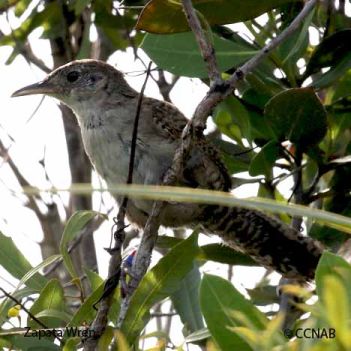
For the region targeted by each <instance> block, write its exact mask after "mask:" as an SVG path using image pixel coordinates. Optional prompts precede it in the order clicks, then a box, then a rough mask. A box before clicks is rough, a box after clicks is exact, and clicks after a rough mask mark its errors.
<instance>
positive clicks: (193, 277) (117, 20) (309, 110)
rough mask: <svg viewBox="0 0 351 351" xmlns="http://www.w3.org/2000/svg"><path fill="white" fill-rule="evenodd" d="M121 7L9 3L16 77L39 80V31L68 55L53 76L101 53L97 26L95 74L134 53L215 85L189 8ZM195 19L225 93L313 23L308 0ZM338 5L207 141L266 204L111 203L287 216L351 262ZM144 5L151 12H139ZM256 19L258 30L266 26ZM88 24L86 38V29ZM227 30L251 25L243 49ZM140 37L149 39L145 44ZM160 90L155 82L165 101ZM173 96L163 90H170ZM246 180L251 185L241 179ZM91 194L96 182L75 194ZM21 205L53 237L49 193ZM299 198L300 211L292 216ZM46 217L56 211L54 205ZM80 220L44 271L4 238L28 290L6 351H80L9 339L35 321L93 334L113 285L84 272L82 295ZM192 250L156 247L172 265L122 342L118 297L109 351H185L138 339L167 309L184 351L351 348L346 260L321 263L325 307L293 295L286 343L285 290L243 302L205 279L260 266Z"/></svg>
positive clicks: (203, 196)
mask: <svg viewBox="0 0 351 351" xmlns="http://www.w3.org/2000/svg"><path fill="white" fill-rule="evenodd" d="M116 3H117V2H112V1H102V0H97V1H89V0H75V1H73V0H72V1H66V2H58V1H45V2H35V1H33V2H32V1H29V0H14V1H1V0H0V13H1V12H7V13H10V12H11V14H13V15H14V16H15V17H17V19H18V20H19V23H20V25H19V26H18V27H16V29H13V30H12V32H11V33H10V34H4V33H0V45H6V46H9V47H11V48H12V52H11V54H10V56H9V57H8V60H7V63H8V64H11V63H12V62H13V60H14V59H15V58H16V57H17V56H18V55H23V56H24V57H26V59H27V60H29V61H30V62H32V63H34V64H36V65H37V66H38V67H41V68H44V69H45V67H43V63H42V62H41V58H40V57H39V56H38V57H36V56H35V55H34V53H33V52H32V51H31V50H30V41H29V40H28V36H29V35H30V34H31V33H32V32H33V31H34V30H36V29H38V28H40V29H41V30H42V38H43V39H47V40H50V43H51V44H52V47H55V45H56V47H60V48H61V49H62V50H63V52H64V53H65V54H64V57H60V58H58V57H55V62H56V63H58V62H61V63H62V62H65V61H68V60H71V59H75V58H84V57H90V56H92V55H93V52H92V50H93V47H94V45H93V43H91V42H90V39H89V32H90V30H91V28H92V26H95V28H96V29H97V32H98V39H97V41H98V42H99V43H100V44H101V45H102V48H103V50H102V51H101V52H103V54H102V53H101V55H100V56H99V57H100V58H101V59H107V58H108V56H109V55H111V54H112V53H114V52H115V51H117V50H125V49H126V48H128V47H131V46H132V47H133V48H134V49H135V50H136V49H137V46H138V45H139V44H140V47H141V48H142V50H144V51H145V53H146V54H147V55H149V57H150V58H151V59H152V60H153V61H154V62H155V64H156V65H157V66H158V67H159V68H160V69H162V70H165V71H167V72H170V73H172V74H173V75H176V76H182V77H196V78H200V79H202V81H203V82H204V83H205V84H209V82H208V80H207V74H206V66H205V64H204V63H203V60H202V58H201V55H200V52H199V49H198V46H197V43H196V41H195V39H194V36H193V34H192V33H191V32H189V31H188V30H189V28H188V26H187V22H186V18H185V16H184V13H183V11H182V7H181V2H180V1H170V0H162V1H160V0H151V1H150V2H148V3H147V4H145V3H144V2H143V1H136V0H134V1H133V0H128V1H124V3H123V6H125V8H124V9H123V11H121V10H119V9H118V7H117V8H116ZM193 3H194V7H195V8H196V11H197V14H198V15H199V17H200V19H201V23H202V25H203V28H204V29H205V31H206V35H207V37H208V38H209V39H210V40H211V41H212V42H213V44H214V47H215V51H216V53H217V57H218V63H219V68H220V70H221V73H222V74H223V76H224V77H227V76H228V75H229V74H231V73H233V72H234V70H235V69H236V68H238V67H239V66H240V65H241V64H242V63H244V62H246V61H247V60H248V59H249V58H251V57H253V56H254V55H255V54H256V53H257V52H259V50H260V49H262V47H263V46H264V45H265V44H266V43H267V42H268V41H269V40H271V39H272V38H274V37H276V36H277V35H279V34H280V33H281V31H282V30H283V29H284V28H286V27H288V26H289V24H290V23H291V21H292V20H293V19H294V17H295V16H296V15H297V14H298V13H299V11H300V10H301V8H302V7H303V1H300V0H295V1H293V0H260V1H257V0H250V1H230V0H208V1H197V0H194V1H193ZM344 3H345V2H342V1H339V2H338V6H339V8H337V7H336V4H335V3H334V2H333V1H331V2H330V5H329V7H328V6H326V5H325V3H324V2H320V3H318V5H317V6H316V8H315V9H314V11H312V12H311V13H310V15H309V16H308V17H307V18H306V19H305V21H304V22H303V23H302V24H301V25H300V27H299V28H298V29H297V30H296V31H295V32H294V33H293V34H292V35H291V36H290V37H288V38H287V40H286V41H285V42H284V43H282V45H280V46H279V47H278V48H277V49H275V50H274V51H273V52H271V53H270V54H269V55H268V56H267V58H266V59H265V60H264V61H263V62H262V63H261V64H260V65H259V66H258V67H257V68H256V69H255V70H254V71H253V72H251V73H250V74H249V75H248V76H247V77H246V79H245V80H244V81H243V82H241V84H240V86H239V87H238V88H237V89H236V91H235V92H234V94H233V95H231V96H230V97H228V98H227V99H226V100H225V101H223V102H222V103H221V104H219V105H218V106H217V107H216V109H215V110H214V112H213V115H212V119H213V121H214V123H215V125H216V126H217V128H218V130H219V131H220V133H219V134H220V135H221V136H220V137H218V136H217V135H215V136H214V137H213V138H214V140H213V141H214V143H216V144H217V146H218V148H219V150H220V152H221V153H222V155H223V159H224V160H225V162H226V164H227V166H228V169H229V170H230V172H231V173H232V174H233V176H234V180H235V182H236V183H235V185H236V186H237V187H240V186H241V185H244V184H246V183H252V182H256V183H257V184H258V191H257V195H258V197H260V198H259V199H254V200H241V201H239V200H238V199H232V200H231V199H230V197H229V196H228V195H227V196H226V195H223V194H218V193H210V192H206V191H204V192H201V191H198V192H197V191H193V192H190V191H185V190H184V189H183V193H182V192H181V191H180V190H179V189H163V190H158V189H154V188H152V189H147V188H146V189H140V188H138V187H134V188H133V187H131V188H128V189H124V190H123V189H122V190H121V188H119V189H115V190H116V192H118V191H119V192H120V193H123V191H124V193H127V192H129V195H131V194H132V193H133V192H134V195H138V196H145V197H149V198H150V197H153V198H154V197H157V198H162V199H165V198H166V199H172V200H173V201H175V200H179V199H180V198H181V199H183V200H184V199H186V198H188V200H189V198H190V200H191V201H198V202H201V201H206V202H211V203H226V204H228V203H229V202H230V205H233V206H235V205H242V206H247V207H250V206H251V207H255V208H260V209H262V210H265V211H273V212H279V215H280V216H281V219H282V220H284V221H290V219H291V216H296V215H297V214H299V215H300V216H301V215H305V216H306V217H307V218H304V224H305V226H306V232H307V234H308V235H311V236H313V237H315V238H317V239H319V240H320V241H322V242H323V243H324V244H325V245H326V247H327V248H329V249H330V251H331V252H337V251H338V250H339V249H340V250H341V251H342V250H343V251H346V250H347V247H348V242H347V241H346V239H347V238H348V237H347V235H346V234H345V233H344V232H348V233H349V232H350V220H349V219H348V218H345V217H343V216H342V215H344V216H346V217H347V216H349V215H350V213H351V202H350V190H351V186H350V184H351V183H350V175H351V164H350V163H351V159H350V157H349V156H348V155H349V152H350V150H351V133H350V127H351V115H350V111H351V109H350V108H351V99H350V96H351V56H350V50H349V49H350V42H351V41H350V36H351V30H350V29H349V28H350V19H349V18H348V17H347V16H346V15H345V8H342V6H343V4H344ZM135 5H137V6H138V5H140V6H142V7H143V8H142V9H138V8H135V7H134V6H135ZM138 15H140V16H139V18H138ZM260 15H263V17H261V18H260V19H257V18H256V17H257V16H260ZM87 19H88V20H87ZM81 23H84V25H83V26H81V27H79V24H81ZM233 23H241V25H242V27H241V28H245V30H246V33H247V34H246V35H239V34H238V33H236V32H234V31H233V30H232V29H231V28H232V27H227V26H224V24H233ZM262 23H264V24H262ZM135 25H137V28H138V29H140V30H143V31H146V32H148V33H146V34H144V33H141V32H135V31H134V26H135ZM77 27H79V28H80V30H79V31H78V30H77ZM309 31H310V32H311V33H314V36H315V38H314V39H315V40H317V41H318V44H317V45H316V46H314V45H312V44H311V40H310V34H309V33H310V32H309ZM106 43H107V44H106ZM60 45H61V46H60ZM67 47H68V48H69V50H67ZM60 60H61V61H60ZM160 72H162V71H160ZM161 76H162V75H161V74H160V75H159V77H158V79H157V78H155V80H156V81H157V82H158V84H159V87H160V91H161V90H162V89H161V87H162V84H161V79H160V77H161ZM163 83H164V82H163ZM167 84H168V88H169V89H171V88H172V87H173V85H172V84H169V83H167V82H166V85H167ZM161 93H162V91H161ZM222 135H225V136H226V138H222ZM67 139H68V140H69V138H67ZM68 149H69V147H68ZM0 151H1V157H2V158H3V159H4V160H5V161H6V160H7V156H8V155H7V153H6V154H5V153H3V152H2V151H3V147H2V143H1V144H0ZM71 151H72V150H71ZM5 161H4V162H5ZM9 164H10V166H11V167H12V169H13V170H14V174H15V175H17V179H18V180H19V183H20V185H21V186H22V187H25V186H27V185H28V184H27V183H26V182H25V181H23V178H21V176H20V175H18V172H17V173H16V172H15V170H16V168H15V167H14V166H13V164H12V163H9ZM72 165H73V163H72ZM72 167H73V166H72ZM72 169H73V168H72ZM88 172H90V169H88ZM242 172H246V173H245V178H244V177H243V175H242ZM254 177H256V178H254ZM88 179H90V178H88ZM287 179H289V180H292V183H293V187H292V189H291V191H287V190H286V183H284V182H285V181H286V180H287ZM83 180H86V179H78V180H77V179H76V178H75V179H74V181H83ZM282 184H283V185H284V184H285V187H284V186H281V185H282ZM284 188H285V189H284ZM73 189H74V187H73ZM111 190H114V189H111ZM89 192H90V189H89ZM72 194H73V195H74V191H73V192H72ZM73 195H72V196H73ZM75 195H79V196H83V197H84V196H86V194H84V195H83V194H82V193H81V194H75ZM27 196H28V199H32V201H28V204H29V205H28V206H29V207H30V208H31V209H32V210H33V211H34V212H35V213H36V214H37V215H38V218H40V219H42V222H41V223H44V224H45V225H46V226H45V225H44V224H43V231H45V230H47V228H48V225H49V226H50V225H52V223H53V221H52V222H50V221H48V220H47V217H46V219H45V220H46V222H45V221H44V220H43V219H44V218H45V216H43V214H42V213H40V209H38V206H36V202H38V201H39V200H42V201H43V203H45V201H44V200H43V198H44V197H40V196H41V194H40V192H39V193H32V194H29V193H28V194H27ZM182 196H183V198H182ZM290 198H292V199H293V201H294V202H295V203H296V204H297V205H296V206H287V205H286V203H287V202H288V200H290ZM33 201H34V202H33ZM46 205H48V206H47V207H48V208H50V206H49V204H48V203H46ZM54 205H55V206H57V204H54ZM54 205H53V206H54ZM76 209H77V208H76ZM80 209H81V210H84V209H83V208H80ZM326 211H329V212H326ZM73 212H74V211H71V209H68V208H66V214H67V218H70V220H68V221H67V223H66V226H65V229H64V230H61V231H60V233H59V234H60V235H61V234H62V232H63V236H62V240H61V244H59V243H60V241H58V244H57V247H56V250H59V251H55V252H59V254H56V255H47V256H45V255H44V257H45V259H44V261H43V263H42V264H40V265H39V266H37V267H32V266H31V265H30V263H29V262H28V260H27V259H26V258H25V257H24V256H23V254H22V253H21V252H20V250H19V249H18V248H17V247H16V245H15V244H14V242H13V241H12V239H10V238H9V237H7V236H6V235H4V234H2V233H0V242H1V245H0V264H1V266H2V267H3V268H4V269H5V270H6V271H7V272H8V273H9V274H10V275H11V276H13V277H14V278H17V279H18V280H19V281H20V282H19V284H18V286H17V288H15V289H14V291H12V293H11V295H12V296H13V297H14V300H11V299H9V298H8V297H7V298H4V299H3V300H2V303H1V305H0V323H1V328H2V329H1V332H0V345H1V346H2V347H4V348H5V347H7V348H11V349H16V350H30V349H35V350H39V349H45V350H49V349H50V350H51V349H55V350H56V349H58V346H57V343H58V341H57V340H59V342H60V343H61V345H62V346H63V345H64V349H65V350H74V349H76V348H77V347H78V346H77V345H78V344H79V342H80V338H78V337H76V336H75V335H72V334H70V333H69V332H68V329H67V330H66V332H65V333H64V334H63V335H62V336H60V335H59V337H58V339H57V338H56V344H55V343H54V340H55V338H54V337H53V336H52V335H51V336H47V335H46V336H44V337H43V338H42V339H39V338H28V339H24V338H18V337H15V336H14V335H11V334H10V333H9V332H8V329H9V328H10V327H11V329H12V331H13V332H14V333H20V332H21V331H23V330H21V329H18V328H16V327H17V326H18V327H23V326H27V325H28V326H31V327H35V328H36V327H38V320H39V321H41V322H42V323H44V324H45V326H47V327H48V328H57V327H59V326H60V327H84V326H87V325H89V323H91V321H92V319H93V318H94V316H95V314H96V311H95V309H94V307H93V306H94V304H95V303H96V302H97V301H98V300H99V297H100V296H101V294H102V291H103V280H102V278H101V277H100V276H99V275H98V274H97V273H96V272H94V271H93V270H92V268H93V267H91V266H88V267H85V270H84V274H85V277H86V278H87V279H86V280H85V281H83V280H82V277H81V274H83V273H82V271H81V270H78V268H77V265H76V264H75V262H74V259H75V257H74V256H75V255H72V253H70V252H69V250H68V248H69V247H70V244H72V240H73V239H75V238H77V236H78V234H79V233H80V231H81V230H82V229H83V228H84V227H85V226H86V224H87V222H88V221H89V220H91V219H92V218H96V216H97V213H96V212H93V211H78V212H75V214H73ZM331 212H332V213H334V214H332V213H331ZM57 213H58V211H57ZM72 215H73V216H72ZM56 216H57V217H59V215H58V214H56ZM59 219H60V218H59ZM315 219H318V221H316V220H315ZM60 220H61V221H62V219H60ZM48 223H49V224H48ZM297 229H299V228H297ZM197 235H198V234H197V233H196V232H195V233H193V234H192V235H191V236H189V237H188V238H187V239H180V238H173V237H165V236H164V237H160V238H159V240H158V244H157V249H158V250H159V251H160V252H162V255H163V257H162V258H161V259H160V260H159V261H158V263H157V264H156V265H155V266H154V267H153V268H152V269H151V270H150V271H149V272H148V273H147V274H146V275H145V277H144V279H143V280H142V282H141V284H140V286H139V287H138V289H137V290H136V292H135V294H134V295H133V297H132V301H131V305H130V309H129V311H128V314H127V318H126V320H125V321H124V324H123V325H122V327H121V332H122V334H120V333H121V332H116V330H115V327H116V321H117V317H116V316H117V314H118V309H119V305H120V300H121V298H120V294H119V292H116V293H115V295H114V296H113V308H112V310H111V312H110V314H109V317H108V318H109V327H108V328H107V329H106V332H105V334H104V336H103V338H102V339H101V340H100V345H101V349H104V348H105V349H106V348H107V346H106V345H109V344H110V343H111V340H112V338H113V337H114V336H117V340H118V347H119V349H120V350H126V349H128V348H129V347H130V346H131V345H141V342H142V340H145V339H150V338H156V340H157V344H156V346H155V347H154V348H153V349H154V350H164V349H166V346H165V345H168V346H172V347H173V348H177V349H179V350H182V349H183V348H184V349H185V346H183V345H177V346H174V345H173V344H172V338H171V337H170V335H169V334H170V330H169V329H168V330H161V329H159V330H157V331H155V332H154V333H150V334H142V331H143V330H144V329H145V326H146V325H147V324H148V322H149V321H150V320H151V318H153V314H154V312H155V306H157V305H160V304H161V303H162V302H163V301H164V300H165V299H168V298H169V299H170V300H171V301H172V302H173V305H172V306H173V310H172V311H175V314H178V315H179V316H180V318H181V322H182V324H183V325H184V329H183V334H184V343H186V342H189V343H193V344H197V345H202V346H203V345H207V348H208V349H209V350H232V349H240V350H272V349H274V350H316V351H317V350H327V351H328V350H330V351H332V350H351V345H350V338H349V336H348V335H349V333H350V320H351V310H350V307H351V294H350V291H351V286H350V282H351V279H350V278H351V266H350V265H349V264H348V263H347V262H346V261H344V260H343V259H342V258H341V257H339V256H337V255H335V254H333V253H331V252H326V253H325V254H324V255H323V257H322V259H321V260H320V263H319V266H318V269H317V272H316V277H315V278H316V279H315V282H316V290H315V291H311V290H312V289H309V291H307V289H306V288H301V287H299V286H295V285H294V286H291V285H288V286H286V287H285V288H284V289H286V291H287V292H289V293H290V294H292V295H297V296H298V300H299V302H298V303H296V307H297V308H298V309H300V310H301V311H303V312H304V313H305V314H304V315H303V316H302V317H301V318H299V319H297V320H296V322H295V324H294V325H293V326H291V327H289V328H286V329H285V331H283V332H282V328H283V324H284V316H283V315H282V314H281V313H277V312H276V310H275V309H272V304H273V303H277V302H279V301H278V297H277V296H276V294H275V290H276V286H275V285H273V284H272V283H271V282H270V280H269V279H264V280H262V281H261V282H260V283H259V284H258V286H257V287H255V288H254V289H251V290H247V291H246V292H247V296H245V297H244V296H243V295H242V293H240V292H239V291H238V290H237V289H236V288H234V286H233V285H232V284H231V283H230V282H228V281H226V280H224V279H222V278H220V277H216V276H212V275H202V274H201V270H200V268H201V266H202V265H203V264H204V263H205V262H207V261H216V262H220V263H224V264H228V265H239V264H240V265H246V266H252V265H255V263H254V262H253V261H252V260H251V259H250V258H248V257H247V256H245V255H243V254H241V253H237V252H234V251H231V250H229V249H228V248H225V247H222V246H221V245H218V244H211V245H203V246H200V245H198V243H197ZM77 256H78V255H77ZM301 259H303V257H302V258H301ZM59 260H61V261H62V262H63V266H64V267H65V272H66V279H63V280H61V279H59V280H58V279H57V278H58V277H52V276H49V277H48V276H47V275H46V274H45V272H42V269H44V268H47V267H50V265H51V264H56V262H57V261H59ZM80 268H81V267H80ZM67 272H68V274H67ZM67 276H68V277H69V278H67ZM70 284H71V285H74V287H75V290H73V292H74V293H75V296H76V297H75V298H72V297H69V295H70V294H69V293H71V292H72V290H69V289H67V286H70ZM247 297H249V298H247ZM33 299H34V302H33ZM18 302H20V303H21V304H22V306H21V307H23V306H28V311H29V314H28V313H23V311H21V312H20V313H19V314H18V312H17V310H18ZM258 306H260V307H262V306H263V307H264V308H262V309H260V308H258ZM262 311H270V313H267V312H266V313H264V312H262ZM23 316H25V321H24V320H23ZM33 317H34V319H33ZM170 318H172V317H170ZM203 318H204V319H205V322H206V326H207V327H205V326H204V323H203ZM156 319H157V317H156ZM158 321H160V319H158ZM334 329H335V333H333V330H334ZM313 331H318V332H319V333H324V334H320V335H319V337H315V338H310V337H309V335H310V334H305V335H303V337H300V336H301V335H302V334H301V333H304V332H306V333H310V332H311V333H312V332H313ZM118 333H119V334H118ZM284 334H285V335H284ZM306 335H307V336H306ZM293 336H295V337H293Z"/></svg>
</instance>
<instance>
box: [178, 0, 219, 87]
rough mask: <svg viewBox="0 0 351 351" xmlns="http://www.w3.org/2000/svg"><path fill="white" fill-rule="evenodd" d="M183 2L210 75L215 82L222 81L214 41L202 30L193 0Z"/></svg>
mask: <svg viewBox="0 0 351 351" xmlns="http://www.w3.org/2000/svg"><path fill="white" fill-rule="evenodd" d="M182 3H183V10H184V12H185V17H186V18H187V20H188V24H189V26H190V28H191V30H192V32H193V33H194V35H195V38H196V41H197V43H198V45H199V47H200V51H201V55H202V58H203V59H204V61H205V63H206V65H207V70H208V76H209V78H210V79H211V80H212V81H213V82H214V83H221V82H222V78H221V74H220V72H219V69H218V65H217V58H216V55H215V50H214V48H213V46H212V43H211V42H210V41H209V40H208V38H207V37H206V35H205V32H204V31H203V30H202V26H201V23H200V20H199V18H198V16H197V15H196V12H195V9H194V7H193V5H192V2H191V0H183V1H182Z"/></svg>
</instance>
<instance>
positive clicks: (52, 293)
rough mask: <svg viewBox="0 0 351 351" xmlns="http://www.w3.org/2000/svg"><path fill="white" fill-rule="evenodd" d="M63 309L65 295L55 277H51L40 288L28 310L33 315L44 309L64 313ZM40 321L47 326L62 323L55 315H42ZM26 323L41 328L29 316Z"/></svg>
mask: <svg viewBox="0 0 351 351" xmlns="http://www.w3.org/2000/svg"><path fill="white" fill-rule="evenodd" d="M65 309H66V306H65V297H64V292H63V289H62V286H61V284H60V282H59V281H58V280H57V279H52V280H50V281H49V282H48V283H47V285H46V286H45V287H44V288H43V289H42V291H41V292H40V295H39V297H38V298H37V300H35V301H34V303H33V305H32V307H31V308H30V312H31V313H32V314H33V315H34V316H35V315H37V314H39V313H40V312H42V311H44V310H45V311H48V310H54V311H59V312H61V313H64V312H65ZM46 314H47V312H46ZM53 314H55V312H53ZM40 321H42V322H43V323H44V324H45V325H46V326H47V327H48V328H55V327H59V326H61V325H62V322H61V317H60V318H57V316H55V317H52V316H50V317H42V318H40ZM26 325H27V326H29V327H31V329H41V328H42V326H41V325H39V324H38V323H37V322H36V321H34V320H32V319H31V318H30V317H29V316H28V321H27V324H26Z"/></svg>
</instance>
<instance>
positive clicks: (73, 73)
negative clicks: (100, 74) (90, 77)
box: [67, 71, 79, 83]
mask: <svg viewBox="0 0 351 351" xmlns="http://www.w3.org/2000/svg"><path fill="white" fill-rule="evenodd" d="M78 78H79V72H77V71H71V72H69V73H68V74H67V80H68V81H69V82H70V83H73V82H75V81H76V80H77V79H78Z"/></svg>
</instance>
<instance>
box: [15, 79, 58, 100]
mask: <svg viewBox="0 0 351 351" xmlns="http://www.w3.org/2000/svg"><path fill="white" fill-rule="evenodd" d="M55 92H57V88H56V89H55V86H54V85H53V84H52V83H50V82H49V81H48V80H43V81H41V82H38V83H34V84H31V85H28V86H26V87H24V88H22V89H19V90H17V91H15V92H14V93H13V94H12V95H11V97H17V96H25V95H35V94H48V95H50V94H53V93H55Z"/></svg>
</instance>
